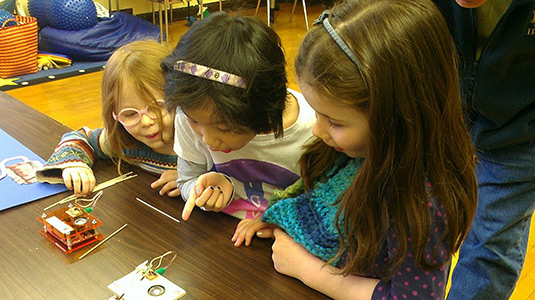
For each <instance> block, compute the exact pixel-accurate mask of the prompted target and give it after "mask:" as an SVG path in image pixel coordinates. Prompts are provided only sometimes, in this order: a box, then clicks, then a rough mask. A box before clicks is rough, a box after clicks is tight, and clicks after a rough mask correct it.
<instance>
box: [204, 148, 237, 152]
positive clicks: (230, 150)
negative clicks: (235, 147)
mask: <svg viewBox="0 0 535 300" xmlns="http://www.w3.org/2000/svg"><path fill="white" fill-rule="evenodd" d="M208 148H209V149H210V151H212V152H223V153H230V152H232V149H225V150H219V149H214V148H212V147H208Z"/></svg>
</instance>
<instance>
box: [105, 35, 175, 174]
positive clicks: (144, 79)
mask: <svg viewBox="0 0 535 300" xmlns="http://www.w3.org/2000/svg"><path fill="white" fill-rule="evenodd" d="M170 52H171V51H170V50H169V49H168V48H167V47H166V46H164V45H162V44H160V43H158V42H156V41H154V40H142V41H135V42H131V43H128V44H126V45H123V46H121V47H120V48H118V49H117V50H116V51H115V52H114V53H113V54H112V56H111V57H110V58H109V59H108V62H107V63H106V68H105V69H104V73H103V75H102V119H103V120H104V130H105V133H106V144H105V145H106V147H105V148H104V149H103V151H104V152H105V153H106V154H107V155H108V156H109V157H111V158H112V159H113V160H114V161H115V162H116V163H117V170H118V172H119V173H121V162H122V161H125V162H127V163H131V162H130V161H129V160H128V158H127V157H125V156H124V154H123V151H122V150H123V149H131V148H133V147H136V144H137V140H136V139H135V138H134V137H132V136H131V135H130V134H129V133H128V132H127V131H126V129H125V128H124V127H123V125H122V124H121V123H119V122H118V121H116V120H115V119H114V118H113V113H114V112H115V113H116V114H117V113H118V111H117V108H118V107H119V104H120V101H121V97H122V96H123V94H124V89H126V88H134V89H135V92H136V93H137V94H138V95H140V97H141V98H143V99H145V100H146V101H147V105H153V106H155V107H158V104H157V103H156V100H158V99H156V98H155V95H160V97H161V98H159V99H163V97H164V93H163V85H164V76H163V73H162V69H161V67H160V62H161V61H162V59H163V58H164V57H166V56H167V55H169V53H170ZM158 111H159V110H158ZM157 120H158V122H159V123H160V128H162V124H163V121H162V116H161V115H159V116H158V119H157Z"/></svg>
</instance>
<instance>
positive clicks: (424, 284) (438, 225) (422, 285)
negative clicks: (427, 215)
mask: <svg viewBox="0 0 535 300" xmlns="http://www.w3.org/2000/svg"><path fill="white" fill-rule="evenodd" d="M437 204H438V207H437ZM429 206H430V210H431V213H432V214H433V218H432V220H433V221H432V223H431V226H430V231H431V232H430V237H429V240H428V243H427V249H426V251H425V256H426V259H427V260H428V261H429V262H432V263H435V264H436V263H446V264H445V265H443V266H442V267H441V268H438V269H434V270H431V271H424V270H422V269H419V268H418V267H417V266H416V263H415V261H414V255H413V252H412V250H411V249H412V248H411V240H410V238H409V244H408V246H409V251H408V252H407V256H406V257H405V260H404V261H403V263H402V265H401V266H400V268H398V269H397V270H396V271H395V273H394V275H393V277H392V279H391V280H390V281H388V282H385V281H380V282H379V283H378V284H377V286H376V287H375V290H374V292H373V295H372V299H373V300H387V299H399V300H404V299H418V300H420V299H426V300H428V299H433V300H442V299H444V298H445V292H446V283H447V280H448V273H449V269H450V265H451V256H450V255H449V253H448V252H447V250H446V245H445V244H444V243H442V244H441V245H442V246H441V247H439V249H438V251H437V254H436V256H435V257H434V258H432V253H433V249H434V247H436V245H438V242H439V241H440V237H441V235H442V233H443V228H444V223H445V221H446V219H445V214H444V211H443V209H442V207H441V205H440V204H439V203H437V201H436V200H435V199H430V200H429ZM396 244H397V242H396V236H395V235H394V234H392V233H389V237H388V238H387V241H386V243H385V246H384V252H385V253H387V254H388V256H390V255H393V253H394V252H395V251H396ZM386 259H387V256H386V255H380V257H379V258H378V260H377V263H376V265H375V267H376V268H378V267H380V265H381V262H383V263H384V262H385V261H386Z"/></svg>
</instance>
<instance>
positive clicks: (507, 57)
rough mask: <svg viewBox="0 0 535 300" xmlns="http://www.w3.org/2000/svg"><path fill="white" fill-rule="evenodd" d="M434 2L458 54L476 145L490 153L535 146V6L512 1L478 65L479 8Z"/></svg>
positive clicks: (447, 0) (449, 0) (523, 0)
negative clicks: (515, 147) (530, 144)
mask: <svg viewBox="0 0 535 300" xmlns="http://www.w3.org/2000/svg"><path fill="white" fill-rule="evenodd" d="M489 1H493V0H489ZM434 2H435V4H436V5H437V7H438V8H439V9H440V10H441V12H442V14H443V15H444V17H445V19H446V22H447V23H448V26H449V29H450V32H451V34H452V36H453V38H454V40H455V43H456V45H457V50H458V52H459V61H460V71H461V89H462V96H463V100H464V101H465V102H466V104H467V106H468V122H469V124H468V125H469V127H470V130H471V133H472V138H473V141H474V144H475V146H476V147H477V148H478V149H479V150H483V151H488V150H494V149H503V148H506V147H511V146H515V145H518V144H522V143H525V142H529V141H534V140H535V1H534V0H513V1H512V3H511V5H510V6H509V8H508V9H507V11H506V12H505V14H504V15H503V16H502V18H501V19H500V20H499V22H498V24H497V25H496V28H495V29H494V31H493V32H492V34H491V35H490V36H489V38H488V39H487V41H486V42H485V45H484V46H483V50H482V52H481V56H480V58H479V60H476V48H477V20H476V11H475V9H468V8H462V7H460V6H459V5H458V4H457V3H456V2H455V0H434Z"/></svg>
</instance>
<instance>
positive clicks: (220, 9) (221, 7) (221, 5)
mask: <svg viewBox="0 0 535 300" xmlns="http://www.w3.org/2000/svg"><path fill="white" fill-rule="evenodd" d="M222 10H223V2H222V0H219V11H222Z"/></svg>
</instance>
